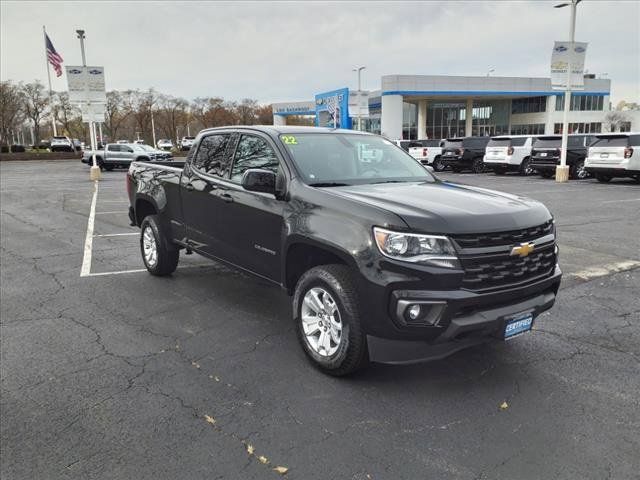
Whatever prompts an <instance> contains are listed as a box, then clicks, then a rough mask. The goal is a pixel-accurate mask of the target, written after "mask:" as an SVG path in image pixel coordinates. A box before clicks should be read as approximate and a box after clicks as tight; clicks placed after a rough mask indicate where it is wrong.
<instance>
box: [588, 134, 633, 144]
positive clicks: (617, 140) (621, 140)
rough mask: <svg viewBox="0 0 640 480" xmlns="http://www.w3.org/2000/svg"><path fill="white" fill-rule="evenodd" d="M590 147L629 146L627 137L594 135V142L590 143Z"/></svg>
mask: <svg viewBox="0 0 640 480" xmlns="http://www.w3.org/2000/svg"><path fill="white" fill-rule="evenodd" d="M591 146H592V147H627V146H629V137H627V136H626V135H625V136H622V137H620V136H616V137H596V140H595V142H593V143H592V144H591Z"/></svg>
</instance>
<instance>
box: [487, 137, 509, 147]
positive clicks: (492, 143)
mask: <svg viewBox="0 0 640 480" xmlns="http://www.w3.org/2000/svg"><path fill="white" fill-rule="evenodd" d="M510 146H511V139H510V138H492V139H491V140H489V143H487V147H510Z"/></svg>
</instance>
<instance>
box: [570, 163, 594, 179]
mask: <svg viewBox="0 0 640 480" xmlns="http://www.w3.org/2000/svg"><path fill="white" fill-rule="evenodd" d="M569 176H570V178H571V179H572V180H584V179H585V178H587V177H589V172H587V171H586V170H585V169H584V160H578V161H577V162H576V163H574V164H573V165H571V167H570V169H569Z"/></svg>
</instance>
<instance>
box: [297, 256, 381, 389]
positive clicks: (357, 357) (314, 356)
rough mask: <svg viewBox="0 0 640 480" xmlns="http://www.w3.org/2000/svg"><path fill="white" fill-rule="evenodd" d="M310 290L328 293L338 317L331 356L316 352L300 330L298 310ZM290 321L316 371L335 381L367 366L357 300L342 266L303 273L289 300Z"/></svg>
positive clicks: (316, 268)
mask: <svg viewBox="0 0 640 480" xmlns="http://www.w3.org/2000/svg"><path fill="white" fill-rule="evenodd" d="M313 288H320V289H323V290H324V291H326V292H328V293H329V295H330V296H331V297H332V299H333V300H334V302H335V305H336V307H337V311H338V313H339V318H340V321H341V325H342V330H341V332H342V333H341V337H340V342H339V343H338V344H337V350H336V351H335V352H334V353H333V354H332V355H328V356H323V355H320V354H319V353H318V352H316V351H315V350H314V348H313V347H312V346H311V344H310V343H309V340H307V336H306V335H305V333H304V330H303V324H302V323H303V322H302V306H303V302H304V298H305V295H306V294H307V293H308V292H309V291H311V289H313ZM293 317H294V322H295V325H296V332H297V335H298V340H299V341H300V345H301V346H302V349H303V350H304V352H305V354H306V355H307V357H308V358H309V360H311V362H312V363H313V365H314V366H315V367H316V368H318V369H320V370H321V371H323V372H324V373H327V374H329V375H333V376H336V377H339V376H343V375H348V374H350V373H353V372H355V371H357V370H360V369H361V368H364V367H365V366H367V365H368V363H369V352H368V349H367V340H366V335H365V334H364V332H363V330H362V325H361V320H360V311H359V303H358V296H357V293H356V289H355V285H354V282H353V279H352V276H351V273H350V271H349V269H348V267H346V266H345V265H320V266H318V267H314V268H312V269H310V270H308V271H307V272H305V273H304V275H302V277H301V278H300V280H299V281H298V283H297V285H296V289H295V293H294V296H293ZM325 332H326V329H325ZM320 334H322V332H320ZM325 335H328V334H327V333H325Z"/></svg>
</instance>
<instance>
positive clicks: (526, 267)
mask: <svg viewBox="0 0 640 480" xmlns="http://www.w3.org/2000/svg"><path fill="white" fill-rule="evenodd" d="M460 260H461V262H462V267H463V268H464V277H463V279H462V284H463V286H464V287H465V288H468V289H470V290H485V289H490V288H495V287H500V286H505V285H513V284H519V283H524V282H527V281H532V280H535V279H538V278H543V277H545V276H549V275H551V274H552V273H553V271H554V269H555V265H556V254H555V244H553V243H551V244H548V245H546V246H544V247H542V248H541V249H540V250H538V251H536V252H533V253H532V254H530V255H529V256H527V257H517V256H516V257H512V256H509V254H501V255H490V256H489V255H475V256H471V255H468V256H467V255H465V256H461V257H460Z"/></svg>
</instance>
